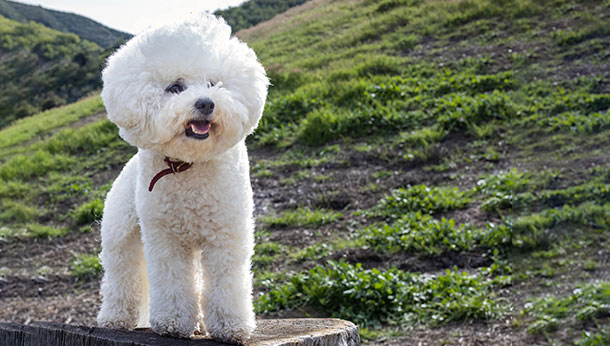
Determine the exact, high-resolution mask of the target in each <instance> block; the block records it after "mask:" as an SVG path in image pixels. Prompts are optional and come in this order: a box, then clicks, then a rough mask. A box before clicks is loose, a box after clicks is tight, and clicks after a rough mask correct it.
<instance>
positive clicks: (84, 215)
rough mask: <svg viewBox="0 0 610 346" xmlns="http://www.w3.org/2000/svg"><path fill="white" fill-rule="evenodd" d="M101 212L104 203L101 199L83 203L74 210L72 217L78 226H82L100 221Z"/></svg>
mask: <svg viewBox="0 0 610 346" xmlns="http://www.w3.org/2000/svg"><path fill="white" fill-rule="evenodd" d="M103 212H104V202H103V201H102V200H101V199H99V198H96V199H93V200H90V201H89V202H85V203H83V204H81V205H80V206H79V207H78V208H76V210H75V211H74V213H73V217H74V220H75V221H76V223H77V224H78V225H83V224H87V223H91V222H93V221H97V220H100V219H101V218H102V213H103Z"/></svg>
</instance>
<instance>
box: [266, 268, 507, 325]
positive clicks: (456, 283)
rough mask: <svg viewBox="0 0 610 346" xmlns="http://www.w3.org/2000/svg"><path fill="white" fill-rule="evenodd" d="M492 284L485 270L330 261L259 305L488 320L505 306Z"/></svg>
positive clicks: (402, 319) (375, 318)
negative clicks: (433, 272)
mask: <svg viewBox="0 0 610 346" xmlns="http://www.w3.org/2000/svg"><path fill="white" fill-rule="evenodd" d="M491 287H492V282H491V281H490V280H488V279H487V278H485V277H483V276H471V275H468V274H466V273H459V272H456V271H450V270H447V272H446V273H445V274H440V275H438V276H435V277H433V278H429V277H425V276H422V275H419V274H414V273H406V272H402V271H400V270H397V269H395V268H391V269H388V270H387V271H380V270H377V269H371V270H365V269H362V268H361V266H360V265H356V266H352V265H349V264H347V263H343V262H332V261H331V262H328V263H327V265H326V266H317V267H315V268H313V269H311V270H309V271H308V272H304V273H298V274H296V275H295V276H293V277H292V278H291V279H290V281H289V282H288V283H286V284H284V285H281V286H278V287H275V288H274V289H273V290H271V291H270V292H268V293H266V294H265V295H264V296H262V297H261V298H260V299H259V301H258V303H257V306H256V309H257V311H258V312H259V313H266V312H270V311H275V310H277V309H295V308H298V307H301V306H305V305H308V306H312V307H314V308H317V309H319V310H321V311H323V312H324V313H325V314H328V315H330V316H333V317H338V318H345V319H349V320H352V321H355V322H356V323H359V324H360V325H362V326H380V325H381V324H386V323H391V324H404V323H408V322H410V323H432V324H443V323H447V322H450V321H455V320H476V319H482V320H487V319H492V318H496V317H498V316H501V315H502V314H503V313H504V312H505V307H503V306H502V305H501V304H500V303H499V301H498V300H497V299H496V298H495V296H494V294H493V293H492V291H491Z"/></svg>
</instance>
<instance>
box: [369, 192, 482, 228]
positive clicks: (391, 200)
mask: <svg viewBox="0 0 610 346" xmlns="http://www.w3.org/2000/svg"><path fill="white" fill-rule="evenodd" d="M469 203H470V199H469V198H468V197H467V196H466V194H465V193H463V192H460V191H459V189H458V188H451V187H428V186H425V185H415V186H410V187H407V188H400V189H397V190H394V191H392V194H390V195H388V196H386V197H384V198H382V199H381V200H380V201H379V202H378V203H377V205H376V206H375V207H373V208H372V211H371V212H369V214H372V215H375V216H381V217H384V218H385V219H388V220H396V219H399V218H401V217H402V216H403V215H404V214H407V213H409V212H422V213H426V214H436V213H439V212H442V211H447V210H453V209H461V208H464V207H467V206H468V204H469Z"/></svg>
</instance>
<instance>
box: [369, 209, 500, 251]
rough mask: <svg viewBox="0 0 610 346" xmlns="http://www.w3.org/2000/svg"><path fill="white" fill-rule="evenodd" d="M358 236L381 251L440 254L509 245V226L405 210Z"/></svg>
mask: <svg viewBox="0 0 610 346" xmlns="http://www.w3.org/2000/svg"><path fill="white" fill-rule="evenodd" d="M362 238H363V239H364V240H365V242H366V243H367V244H369V245H370V246H372V247H373V248H375V249H378V250H381V251H390V252H396V251H416V252H422V253H426V254H435V255H440V254H442V253H444V252H446V251H463V250H472V249H474V248H476V247H489V248H496V247H499V246H504V245H509V244H510V243H511V238H512V233H511V232H510V228H507V227H500V226H492V225H489V226H488V227H487V228H486V229H483V228H477V227H470V226H467V225H459V226H458V225H456V224H455V221H454V220H453V219H450V220H447V219H444V218H443V219H441V220H440V221H439V220H436V219H434V218H433V217H431V216H430V215H427V214H422V213H420V212H417V213H409V214H406V215H404V216H403V217H402V218H400V219H399V220H397V221H396V222H394V223H393V224H392V225H383V226H379V227H369V228H367V229H366V231H364V232H363V234H362Z"/></svg>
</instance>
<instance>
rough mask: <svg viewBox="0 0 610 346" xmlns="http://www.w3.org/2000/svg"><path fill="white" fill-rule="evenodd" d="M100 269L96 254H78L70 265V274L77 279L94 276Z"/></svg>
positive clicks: (99, 272)
mask: <svg viewBox="0 0 610 346" xmlns="http://www.w3.org/2000/svg"><path fill="white" fill-rule="evenodd" d="M102 271H103V269H102V264H101V263H100V258H99V256H98V255H88V254H78V255H76V256H75V258H74V260H73V261H72V265H71V266H70V274H71V275H72V276H74V277H75V278H77V279H79V280H86V279H90V278H92V277H96V276H98V275H100V274H101V273H102Z"/></svg>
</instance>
